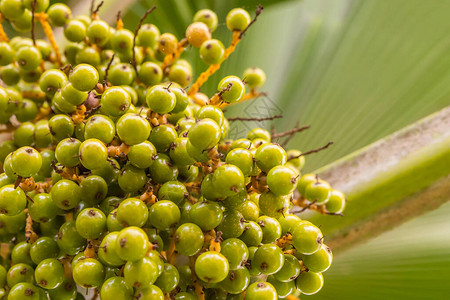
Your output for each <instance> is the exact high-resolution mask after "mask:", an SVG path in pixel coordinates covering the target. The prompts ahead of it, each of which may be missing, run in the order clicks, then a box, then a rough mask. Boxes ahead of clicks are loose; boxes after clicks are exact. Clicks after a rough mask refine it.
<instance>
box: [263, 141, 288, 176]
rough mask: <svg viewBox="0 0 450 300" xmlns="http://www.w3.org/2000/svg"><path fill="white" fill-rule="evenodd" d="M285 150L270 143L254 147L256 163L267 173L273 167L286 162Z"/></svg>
mask: <svg viewBox="0 0 450 300" xmlns="http://www.w3.org/2000/svg"><path fill="white" fill-rule="evenodd" d="M286 157H287V155H286V151H284V149H283V148H282V147H281V146H279V145H277V144H272V143H266V144H262V145H261V146H259V147H258V148H257V149H256V152H255V159H256V164H257V165H258V167H259V168H260V169H261V171H263V172H265V173H268V172H269V171H270V170H271V169H272V168H273V167H276V166H279V165H284V164H285V163H286Z"/></svg>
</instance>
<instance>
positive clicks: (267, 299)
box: [245, 282, 278, 300]
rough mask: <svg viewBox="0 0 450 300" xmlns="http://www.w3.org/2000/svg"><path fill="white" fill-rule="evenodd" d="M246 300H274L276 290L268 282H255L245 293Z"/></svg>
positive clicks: (276, 295) (276, 296)
mask: <svg viewBox="0 0 450 300" xmlns="http://www.w3.org/2000/svg"><path fill="white" fill-rule="evenodd" d="M245 299H246V300H261V299H264V300H276V299H278V294H277V290H276V289H275V287H274V286H273V285H271V284H270V283H268V282H255V283H252V284H250V285H249V286H248V288H247V292H246V293H245Z"/></svg>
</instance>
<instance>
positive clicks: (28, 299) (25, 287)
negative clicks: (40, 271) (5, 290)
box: [8, 282, 43, 300]
mask: <svg viewBox="0 0 450 300" xmlns="http://www.w3.org/2000/svg"><path fill="white" fill-rule="evenodd" d="M22 299H23V300H40V299H43V298H41V296H40V290H39V288H38V287H37V286H35V285H33V284H31V283H28V282H20V283H17V284H16V285H14V286H12V288H11V290H10V291H9V294H8V300H22Z"/></svg>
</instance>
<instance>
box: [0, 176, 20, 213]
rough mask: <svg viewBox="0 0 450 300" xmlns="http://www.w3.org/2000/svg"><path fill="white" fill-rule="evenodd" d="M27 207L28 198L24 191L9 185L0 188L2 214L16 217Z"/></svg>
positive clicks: (0, 211) (0, 209)
mask: <svg viewBox="0 0 450 300" xmlns="http://www.w3.org/2000/svg"><path fill="white" fill-rule="evenodd" d="M26 205H27V198H26V196H25V193H24V192H23V190H22V189H21V188H19V187H17V188H14V185H12V184H8V185H5V186H4V187H2V188H0V213H2V214H5V215H6V216H15V215H18V214H19V213H21V212H22V211H23V210H24V209H25V207H26Z"/></svg>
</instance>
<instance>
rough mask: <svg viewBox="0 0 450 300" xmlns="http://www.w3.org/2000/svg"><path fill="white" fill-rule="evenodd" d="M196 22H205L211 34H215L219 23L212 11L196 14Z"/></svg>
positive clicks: (202, 11) (201, 11)
mask: <svg viewBox="0 0 450 300" xmlns="http://www.w3.org/2000/svg"><path fill="white" fill-rule="evenodd" d="M194 22H203V23H205V24H206V25H207V26H208V27H209V30H211V32H214V30H216V28H217V24H218V22H219V21H218V19H217V15H216V13H215V12H213V11H212V10H210V9H201V10H199V11H198V12H196V13H195V15H194Z"/></svg>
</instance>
